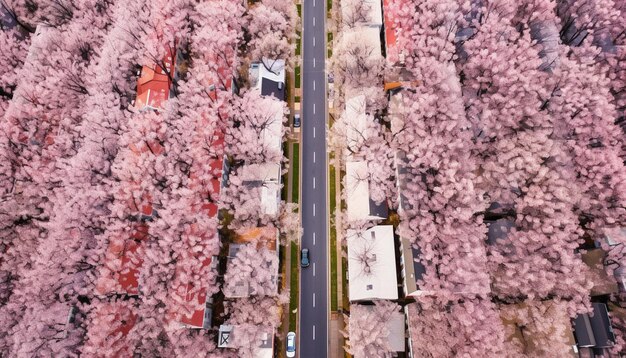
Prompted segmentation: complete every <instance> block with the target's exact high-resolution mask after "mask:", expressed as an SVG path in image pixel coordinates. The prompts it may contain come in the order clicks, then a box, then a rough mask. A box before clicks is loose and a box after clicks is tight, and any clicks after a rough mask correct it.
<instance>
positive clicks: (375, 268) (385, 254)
mask: <svg viewBox="0 0 626 358" xmlns="http://www.w3.org/2000/svg"><path fill="white" fill-rule="evenodd" d="M347 241H348V291H349V295H348V296H349V298H350V301H352V302H354V301H370V300H385V299H386V300H396V299H398V280H397V276H396V254H395V244H394V242H395V239H394V234H393V226H392V225H378V226H374V227H372V228H370V229H368V230H365V231H356V230H348V233H347Z"/></svg>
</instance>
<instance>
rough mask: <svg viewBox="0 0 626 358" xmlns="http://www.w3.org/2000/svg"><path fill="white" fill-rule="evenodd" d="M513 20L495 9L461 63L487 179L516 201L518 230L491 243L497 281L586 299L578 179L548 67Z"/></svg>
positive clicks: (509, 289)
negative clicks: (551, 96)
mask: <svg viewBox="0 0 626 358" xmlns="http://www.w3.org/2000/svg"><path fill="white" fill-rule="evenodd" d="M508 21H509V20H508V19H503V18H498V17H495V16H492V17H490V18H489V19H487V20H486V21H485V22H484V23H482V24H481V26H480V29H479V32H478V33H477V34H476V36H474V37H473V38H471V39H470V40H468V41H466V42H465V44H464V48H465V51H466V52H467V53H468V60H467V62H466V63H465V64H464V65H463V67H462V71H463V74H464V77H465V79H466V80H465V82H464V85H465V86H467V87H468V88H471V91H472V92H473V93H474V94H473V95H468V96H467V97H466V108H467V115H468V117H469V118H470V120H471V121H472V123H473V126H474V132H475V133H476V134H475V137H476V140H477V142H478V146H477V149H478V150H479V152H477V156H478V158H480V161H481V162H480V168H481V177H480V186H481V188H483V189H484V190H485V191H486V192H487V193H488V195H489V201H490V203H489V204H491V203H494V202H497V203H504V204H506V205H513V206H514V210H515V212H516V214H517V217H516V220H515V224H516V228H515V230H513V231H512V232H511V233H510V234H509V235H508V237H507V238H506V240H505V241H502V242H500V243H499V244H498V245H496V246H495V247H492V248H491V249H490V253H491V255H490V261H491V264H492V265H493V266H492V267H491V270H493V272H494V273H496V274H495V276H493V279H494V289H495V291H496V294H498V295H502V296H508V297H509V298H513V297H525V296H528V297H531V298H532V297H546V296H550V295H559V296H560V297H568V298H570V299H572V300H577V301H578V302H579V303H581V304H583V302H584V301H586V297H587V294H588V289H589V283H587V282H585V275H584V274H583V275H581V274H580V273H584V272H586V266H585V265H584V264H583V263H582V261H581V259H580V256H579V254H576V253H575V250H576V249H577V247H578V246H579V244H580V243H581V242H582V240H581V234H582V232H581V230H580V229H579V227H578V220H577V217H576V216H575V215H574V213H573V208H574V205H575V204H576V203H577V201H579V200H580V195H579V193H580V191H578V190H576V189H573V188H572V186H571V183H572V181H573V179H574V178H573V176H572V173H571V171H570V170H569V168H570V164H569V163H570V159H569V158H568V156H567V154H566V153H565V152H564V151H563V148H562V147H561V146H560V145H559V144H558V143H557V142H556V141H555V140H554V139H553V138H552V137H551V134H552V132H553V131H554V128H555V127H556V125H557V124H556V123H555V119H554V118H553V117H552V116H550V115H549V113H547V111H546V110H545V108H542V106H543V105H544V103H543V102H542V100H541V99H542V98H544V99H545V98H547V95H548V94H547V90H546V89H545V88H544V87H543V85H544V83H545V81H547V78H546V76H547V74H546V73H545V72H542V71H540V70H539V67H540V66H541V59H540V58H539V55H538V53H537V49H535V48H533V45H532V42H531V40H530V38H529V35H528V33H527V32H523V33H522V34H521V35H520V34H519V32H517V31H516V30H515V29H513V28H512V27H511V26H510V25H508V24H507V22H508ZM513 43H514V44H515V45H513ZM486 44H488V45H489V48H490V49H491V53H489V55H488V54H487V53H486V52H485V51H484V50H483V49H484V47H485V46H486ZM494 54H498V55H494ZM496 56H502V57H501V58H506V59H508V61H505V62H502V61H500V60H497V58H498V57H496ZM521 84H524V85H521ZM519 108H524V111H519ZM555 256H557V257H559V259H557V260H554V259H553V257H555ZM529 262H532V264H528V263H529ZM508 270H514V271H515V275H516V279H515V280H511V279H510V278H507V277H510V276H509V275H510V273H509V274H507V271H508ZM574 272H577V273H578V274H577V275H574V274H573V273H574ZM520 277H525V278H524V279H520Z"/></svg>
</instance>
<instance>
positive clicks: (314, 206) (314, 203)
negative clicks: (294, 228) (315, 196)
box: [313, 203, 315, 216]
mask: <svg viewBox="0 0 626 358" xmlns="http://www.w3.org/2000/svg"><path fill="white" fill-rule="evenodd" d="M313 216H315V203H313Z"/></svg>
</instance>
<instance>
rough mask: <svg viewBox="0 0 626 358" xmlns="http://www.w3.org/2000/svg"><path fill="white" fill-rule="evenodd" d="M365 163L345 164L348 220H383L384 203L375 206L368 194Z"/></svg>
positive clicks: (384, 212) (384, 215)
mask: <svg viewBox="0 0 626 358" xmlns="http://www.w3.org/2000/svg"><path fill="white" fill-rule="evenodd" d="M368 174H369V173H368V169H367V162H364V161H354V162H347V163H346V192H347V196H348V199H347V212H348V220H350V221H358V220H371V219H384V218H386V217H387V214H388V208H387V204H386V203H385V202H383V203H381V204H376V202H374V201H373V200H372V199H371V198H370V193H369V175H368Z"/></svg>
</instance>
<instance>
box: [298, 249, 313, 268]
mask: <svg viewBox="0 0 626 358" xmlns="http://www.w3.org/2000/svg"><path fill="white" fill-rule="evenodd" d="M310 264H311V263H310V262H309V249H302V251H300V266H302V267H309V265H310Z"/></svg>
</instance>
